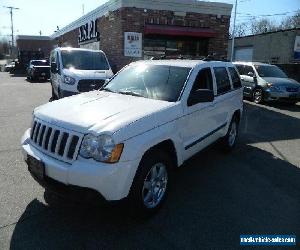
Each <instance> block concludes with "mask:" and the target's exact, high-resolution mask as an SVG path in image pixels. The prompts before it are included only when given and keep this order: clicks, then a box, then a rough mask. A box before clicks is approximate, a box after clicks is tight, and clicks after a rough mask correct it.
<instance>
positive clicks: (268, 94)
mask: <svg viewBox="0 0 300 250" xmlns="http://www.w3.org/2000/svg"><path fill="white" fill-rule="evenodd" d="M264 99H265V101H287V102H297V101H300V92H287V91H282V92H277V91H270V90H266V91H265V95H264Z"/></svg>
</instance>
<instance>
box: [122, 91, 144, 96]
mask: <svg viewBox="0 0 300 250" xmlns="http://www.w3.org/2000/svg"><path fill="white" fill-rule="evenodd" d="M117 93H119V94H123V95H132V96H138V97H144V96H143V95H141V94H139V93H136V92H133V91H119V92H117Z"/></svg>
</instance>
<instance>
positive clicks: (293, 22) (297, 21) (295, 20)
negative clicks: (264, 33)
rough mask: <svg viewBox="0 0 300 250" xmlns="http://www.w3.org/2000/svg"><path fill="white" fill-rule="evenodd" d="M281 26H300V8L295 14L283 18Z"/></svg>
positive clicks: (291, 27) (290, 27) (286, 27)
mask: <svg viewBox="0 0 300 250" xmlns="http://www.w3.org/2000/svg"><path fill="white" fill-rule="evenodd" d="M279 28H280V29H282V30H285V29H295V28H300V9H299V10H298V11H297V12H296V14H295V15H293V16H289V17H286V18H285V19H284V20H282V22H281V24H280V25H279Z"/></svg>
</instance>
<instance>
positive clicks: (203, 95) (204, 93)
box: [187, 89, 215, 106]
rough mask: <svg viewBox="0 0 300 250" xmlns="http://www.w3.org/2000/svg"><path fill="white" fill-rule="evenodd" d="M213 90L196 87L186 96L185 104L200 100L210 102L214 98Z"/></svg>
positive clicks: (189, 104) (191, 104)
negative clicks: (196, 88)
mask: <svg viewBox="0 0 300 250" xmlns="http://www.w3.org/2000/svg"><path fill="white" fill-rule="evenodd" d="M214 98H215V96H214V92H213V91H212V90H209V89H198V90H196V91H194V92H192V93H191V94H190V96H189V98H188V101H187V105H188V106H193V105H195V104H197V103H201V102H212V101H213V100H214Z"/></svg>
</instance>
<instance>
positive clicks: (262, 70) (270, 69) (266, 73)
mask: <svg viewBox="0 0 300 250" xmlns="http://www.w3.org/2000/svg"><path fill="white" fill-rule="evenodd" d="M255 68H256V70H257V73H258V75H259V76H260V77H278V78H287V75H286V74H285V73H284V72H283V71H282V70H281V69H279V68H278V67H277V66H274V65H270V66H266V65H255Z"/></svg>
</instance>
